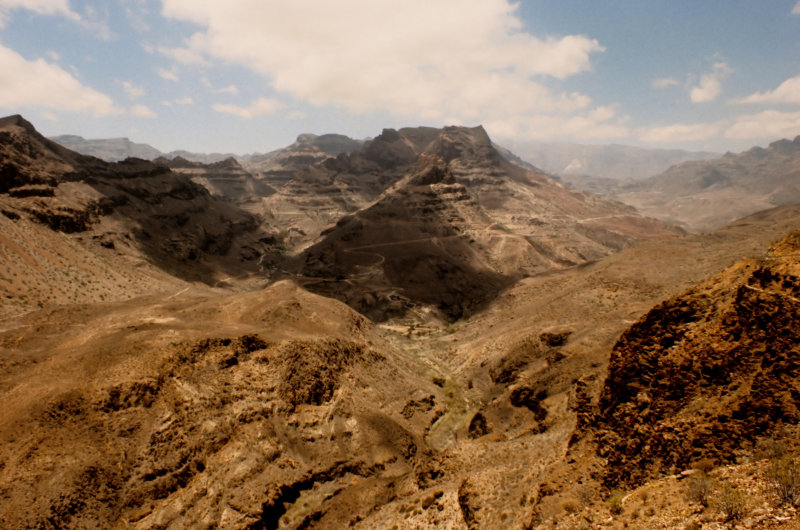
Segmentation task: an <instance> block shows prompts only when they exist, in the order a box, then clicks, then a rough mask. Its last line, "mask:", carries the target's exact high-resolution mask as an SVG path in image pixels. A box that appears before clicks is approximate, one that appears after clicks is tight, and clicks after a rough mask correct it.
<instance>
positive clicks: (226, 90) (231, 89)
mask: <svg viewBox="0 0 800 530" xmlns="http://www.w3.org/2000/svg"><path fill="white" fill-rule="evenodd" d="M212 91H213V92H214V93H215V94H232V95H234V96H235V95H236V94H238V93H239V88H238V87H237V86H236V85H228V86H226V87H222V88H215V89H213V90H212Z"/></svg>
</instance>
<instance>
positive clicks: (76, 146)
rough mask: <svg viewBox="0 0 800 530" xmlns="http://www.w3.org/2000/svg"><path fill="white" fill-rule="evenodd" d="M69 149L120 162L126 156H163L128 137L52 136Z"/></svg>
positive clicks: (148, 146) (142, 157) (149, 157)
mask: <svg viewBox="0 0 800 530" xmlns="http://www.w3.org/2000/svg"><path fill="white" fill-rule="evenodd" d="M50 139H51V140H52V141H54V142H56V143H57V144H59V145H63V146H64V147H66V148H67V149H71V150H72V151H76V152H78V153H81V154H84V155H91V156H95V157H97V158H100V159H102V160H105V161H107V162H119V161H121V160H125V159H126V158H141V159H144V160H153V159H154V158H158V157H159V156H162V153H161V151H159V150H158V149H156V148H155V147H153V146H150V145H147V144H140V143H136V142H132V141H130V140H129V139H128V138H107V139H94V140H87V139H86V138H83V137H82V136H77V135H73V134H65V135H61V136H53V137H51V138H50Z"/></svg>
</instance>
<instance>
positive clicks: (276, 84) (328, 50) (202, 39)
mask: <svg viewBox="0 0 800 530" xmlns="http://www.w3.org/2000/svg"><path fill="white" fill-rule="evenodd" d="M517 8H518V4H515V3H511V2H510V1H509V0H436V1H430V0H406V1H404V2H397V3H394V4H392V5H391V6H390V7H389V8H388V9H389V10H390V12H387V4H386V3H384V2H370V1H366V0H340V1H337V2H330V1H328V0H307V1H304V2H282V3H279V4H278V5H269V6H268V7H267V6H265V4H264V3H262V2H258V1H256V0H229V1H227V2H211V1H204V2H198V1H197V0H164V3H163V13H164V15H166V16H168V17H174V18H177V19H181V20H188V21H192V22H195V23H197V24H199V25H201V27H203V31H202V32H201V33H197V34H195V35H193V36H192V38H191V39H189V41H187V43H186V45H187V47H188V48H190V49H192V50H194V51H195V52H196V53H197V54H199V55H200V56H202V57H209V58H214V59H219V60H223V61H225V62H229V63H234V64H238V65H241V66H244V67H246V68H249V69H251V70H253V71H256V72H258V73H260V74H262V75H264V76H265V77H266V78H267V79H268V80H269V82H270V84H271V85H272V87H273V88H274V89H276V90H277V91H279V92H283V93H286V94H288V95H291V96H292V97H293V98H295V99H297V100H301V101H307V102H310V103H312V104H314V105H317V106H326V105H330V106H336V107H343V108H345V109H347V110H349V111H351V112H370V111H375V110H379V111H380V110H383V111H389V112H392V113H394V114H396V115H402V116H413V117H419V118H422V119H425V120H442V119H444V118H446V117H452V116H455V117H458V118H460V119H461V120H465V121H470V122H476V121H485V120H487V119H489V118H490V117H493V118H498V117H499V118H502V119H513V118H514V117H515V116H518V115H519V114H520V113H534V112H535V113H545V114H548V115H562V116H563V115H564V114H570V113H574V112H577V111H579V110H581V109H585V108H587V107H588V106H589V105H590V103H591V101H590V99H589V98H588V97H586V96H584V95H582V94H574V93H560V92H559V91H557V90H554V89H553V88H551V87H549V86H546V85H545V83H544V79H545V78H550V79H551V80H552V79H555V80H560V79H564V78H567V77H569V76H572V75H575V74H578V73H581V72H586V71H589V70H591V57H592V55H593V54H596V53H599V52H602V51H603V50H604V48H603V47H602V46H601V45H600V44H599V43H598V42H597V41H596V40H593V39H591V38H588V37H585V36H581V35H567V36H564V37H560V38H554V37H548V38H538V37H536V36H533V35H531V34H529V33H526V32H524V31H523V29H522V22H521V20H520V19H519V17H518V16H517V15H516V9H517ZM548 83H549V84H551V85H552V81H549V82H548Z"/></svg>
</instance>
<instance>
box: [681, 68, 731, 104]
mask: <svg viewBox="0 0 800 530" xmlns="http://www.w3.org/2000/svg"><path fill="white" fill-rule="evenodd" d="M732 72H733V69H732V68H731V67H730V66H728V64H727V63H724V62H718V63H715V64H714V66H713V68H712V70H711V72H709V73H707V74H703V75H702V76H701V77H700V83H699V84H698V85H697V86H695V87H693V88H692V89H691V91H690V92H689V96H690V97H691V99H692V103H708V102H710V101H714V100H715V99H717V96H719V95H720V93H721V92H722V82H723V81H724V80H725V79H727V77H728V76H729V75H730V74H731V73H732Z"/></svg>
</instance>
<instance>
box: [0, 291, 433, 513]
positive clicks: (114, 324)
mask: <svg viewBox="0 0 800 530" xmlns="http://www.w3.org/2000/svg"><path fill="white" fill-rule="evenodd" d="M25 322H28V323H29V324H30V325H31V326H32V327H30V326H23V327H18V328H15V329H12V330H5V329H3V330H2V331H0V347H2V351H3V356H2V358H0V366H2V370H0V372H2V375H1V376H0V393H2V395H3V398H4V401H5V403H6V409H5V412H4V414H2V415H0V440H2V444H0V462H2V464H3V465H2V466H0V499H2V502H0V523H2V526H3V528H8V529H11V528H22V527H26V526H51V527H60V528H65V527H66V528H77V527H86V526H92V527H101V526H105V527H109V526H112V527H113V526H114V525H126V526H131V527H135V528H153V527H157V526H180V527H184V528H191V527H197V526H203V525H212V526H218V527H226V528H233V527H236V528H246V527H253V528H276V527H277V526H278V521H279V519H281V517H284V521H286V520H287V519H288V521H289V522H291V523H292V526H296V525H298V524H301V523H303V521H307V522H306V524H309V523H308V521H314V519H315V517H318V515H315V514H318V512H317V509H318V508H319V507H320V506H321V504H322V503H323V502H324V503H325V504H326V512H325V514H326V515H327V516H328V517H333V518H335V519H338V520H339V521H341V522H342V523H343V524H344V523H345V522H346V521H349V520H351V519H352V518H354V517H356V516H358V515H359V514H361V515H362V516H363V515H367V514H368V513H369V510H370V509H371V508H372V507H373V506H375V505H377V504H382V503H384V502H386V501H387V500H388V499H389V498H390V497H391V495H392V492H393V491H400V490H401V489H402V486H400V485H399V484H398V485H397V486H392V483H393V482H395V481H397V480H398V477H400V479H401V480H402V477H403V476H406V477H413V475H414V472H415V467H416V465H417V462H419V461H420V460H423V459H425V458H427V449H426V443H425V441H424V433H425V428H426V426H427V425H428V424H429V423H430V422H431V421H432V419H433V418H434V417H435V416H436V414H439V413H440V411H441V410H442V407H443V404H444V402H445V397H444V391H443V390H442V389H441V388H439V387H437V386H436V385H435V384H434V383H433V382H432V381H431V380H430V379H428V378H425V377H424V375H423V374H424V368H423V367H422V366H421V363H420V361H415V360H413V359H410V358H408V357H407V356H404V355H402V354H401V353H400V352H398V351H396V350H395V349H393V348H392V347H391V346H390V345H389V344H387V343H386V342H385V341H384V340H383V339H382V338H381V337H380V336H379V335H378V334H377V333H376V330H375V328H374V327H373V326H372V324H370V323H369V322H368V321H367V320H366V319H364V318H363V317H362V316H360V315H358V314H356V313H355V312H353V311H352V310H350V309H349V308H347V307H346V306H344V305H343V304H341V303H338V302H335V301H333V300H329V299H325V298H322V297H318V296H315V295H312V294H310V293H308V292H306V291H303V290H302V289H299V288H297V287H296V286H293V285H291V284H290V283H288V282H282V283H277V284H274V285H272V286H270V287H269V288H267V289H262V290H256V291H253V292H250V293H245V294H242V293H238V294H236V293H233V294H232V293H220V292H212V291H210V290H202V289H197V290H193V291H190V292H188V293H187V292H185V291H184V292H178V293H176V294H175V295H170V296H159V297H153V298H151V299H149V300H146V301H142V300H132V301H129V302H124V303H118V304H114V305H105V306H84V307H82V309H81V310H80V311H75V310H74V309H72V308H69V307H68V308H56V309H51V310H49V311H47V312H42V313H40V314H33V315H30V316H29V317H28V318H27V320H25ZM87 329H91V332H90V333H89V334H87ZM409 387H411V388H413V389H414V392H413V393H409ZM417 400H421V402H420V403H419V404H417ZM428 404H429V405H428ZM409 411H410V412H409ZM412 480H413V479H412ZM12 484H13V486H12ZM331 500H332V501H333V502H332V503H331V502H330V501H331ZM176 506H183V508H182V509H180V510H176V509H175V507H176ZM287 507H288V508H287Z"/></svg>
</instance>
